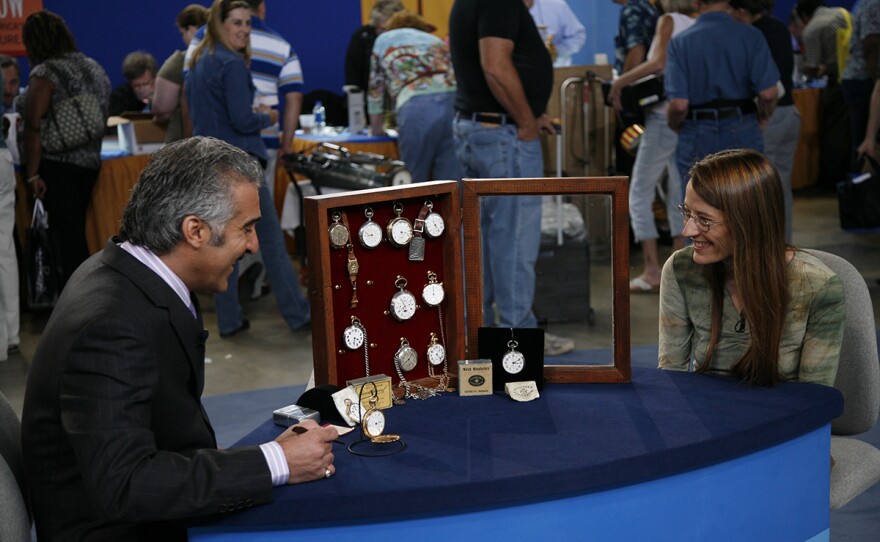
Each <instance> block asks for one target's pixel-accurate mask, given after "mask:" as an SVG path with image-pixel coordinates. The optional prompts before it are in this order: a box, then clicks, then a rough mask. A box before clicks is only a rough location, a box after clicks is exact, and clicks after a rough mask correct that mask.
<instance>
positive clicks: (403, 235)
mask: <svg viewBox="0 0 880 542" xmlns="http://www.w3.org/2000/svg"><path fill="white" fill-rule="evenodd" d="M412 237H413V227H412V224H410V223H409V220H407V219H405V218H400V217H398V218H395V219H394V220H392V221H391V222H390V223H389V224H388V240H389V241H391V243H392V244H393V245H394V246H397V247H403V246H406V245H407V244H409V242H410V241H411V240H412Z"/></svg>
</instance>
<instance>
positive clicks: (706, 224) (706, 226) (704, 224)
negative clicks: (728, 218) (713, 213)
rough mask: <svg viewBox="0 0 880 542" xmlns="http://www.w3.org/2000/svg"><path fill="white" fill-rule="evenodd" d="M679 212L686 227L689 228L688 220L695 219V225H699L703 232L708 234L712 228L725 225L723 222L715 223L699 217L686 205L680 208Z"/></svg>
mask: <svg viewBox="0 0 880 542" xmlns="http://www.w3.org/2000/svg"><path fill="white" fill-rule="evenodd" d="M678 212H679V213H681V219H682V220H683V221H684V224H685V226H687V223H688V220H690V219H693V220H694V224H696V225H697V228H699V230H700V231H702V232H707V231H709V230H711V229H712V226H717V225H718V224H723V222H722V221H720V220H719V221H717V222H716V221H713V220H709V219H707V218H705V217H702V216H699V215H696V214H694V213H693V212H691V210H690V209H688V208H687V207H685V205H684V204H681V205H679V206H678Z"/></svg>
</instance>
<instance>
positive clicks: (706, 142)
mask: <svg viewBox="0 0 880 542" xmlns="http://www.w3.org/2000/svg"><path fill="white" fill-rule="evenodd" d="M728 4H729V2H728V0H700V2H699V6H700V16H699V18H697V22H696V23H694V25H693V26H691V27H690V28H688V29H687V30H685V31H684V32H682V33H680V34H678V35H677V36H675V37H674V38H672V40H671V41H670V42H669V50H668V53H667V61H666V72H665V81H664V83H665V86H666V96H667V97H668V98H669V109H668V119H669V126H670V127H671V128H672V129H673V130H675V131H677V132H678V148H677V150H676V161H677V163H678V168H679V172H680V174H681V175H682V183H683V184H682V186H684V183H685V182H686V181H687V176H688V172H689V171H690V168H691V166H692V165H693V164H694V162H696V161H697V160H699V159H701V158H703V157H705V156H708V155H710V154H712V153H715V152H718V151H722V150H726V149H737V148H749V149H755V150H758V151H762V152H763V150H764V141H763V138H762V136H761V128H760V125H759V122H761V123H764V122H766V120H767V119H769V118H770V115H772V113H773V108H774V107H775V106H776V99H777V90H776V83H777V81H779V70H778V69H777V68H776V64H775V63H774V62H773V57H772V56H771V55H770V49H769V47H768V46H767V40H765V39H764V36H763V35H762V34H761V32H760V31H759V30H758V29H756V28H754V27H752V26H748V25H744V24H740V23H738V22H737V21H735V20H734V19H733V18H732V17H731V16H730V15H729V14H728V9H729V8H730V6H729V5H728ZM755 97H757V98H758V100H757V104H756V103H755Z"/></svg>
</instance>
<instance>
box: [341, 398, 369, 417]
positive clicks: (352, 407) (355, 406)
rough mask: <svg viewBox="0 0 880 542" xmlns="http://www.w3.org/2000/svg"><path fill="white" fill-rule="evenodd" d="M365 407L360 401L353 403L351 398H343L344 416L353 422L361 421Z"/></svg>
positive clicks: (365, 411) (365, 410)
mask: <svg viewBox="0 0 880 542" xmlns="http://www.w3.org/2000/svg"><path fill="white" fill-rule="evenodd" d="M366 413H367V409H366V408H364V405H362V404H360V403H355V402H354V401H352V400H351V399H348V398H346V399H345V416H346V417H347V418H348V419H349V420H351V421H352V422H353V423H361V422H362V421H363V419H364V415H365V414H366Z"/></svg>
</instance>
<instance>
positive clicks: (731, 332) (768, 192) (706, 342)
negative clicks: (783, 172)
mask: <svg viewBox="0 0 880 542" xmlns="http://www.w3.org/2000/svg"><path fill="white" fill-rule="evenodd" d="M680 210H681V213H682V217H683V219H684V231H683V235H684V236H686V237H690V239H691V241H692V244H691V246H689V247H686V248H683V249H681V250H679V251H677V252H676V253H675V254H673V255H672V257H671V258H669V260H668V261H667V262H666V264H665V265H664V266H663V273H662V279H661V284H660V344H659V346H660V357H659V365H660V368H663V369H677V370H690V369H691V368H694V369H695V370H696V371H697V372H712V373H721V374H728V375H732V376H735V377H737V378H740V379H741V380H743V381H744V382H746V383H747V384H749V385H761V386H772V385H774V384H776V383H777V382H779V381H782V380H800V381H805V382H817V383H821V384H825V385H828V386H831V385H833V384H834V377H835V375H836V373H837V364H838V358H839V354H840V338H841V334H842V333H843V317H844V311H843V303H844V297H843V285H842V284H841V281H840V279H839V278H838V277H837V275H835V274H834V272H833V271H831V270H830V269H828V267H826V266H825V265H824V264H823V263H822V262H820V261H819V260H818V259H816V258H815V257H813V256H812V255H810V254H808V253H806V252H803V251H800V250H798V249H796V248H794V247H792V246H789V245H787V244H786V242H785V208H784V203H783V194H782V183H781V182H780V180H779V174H778V173H777V171H776V169H775V168H774V167H773V166H772V165H771V164H770V162H769V161H768V160H767V158H766V157H765V156H764V155H762V154H760V153H758V152H756V151H753V150H745V149H740V150H730V151H723V152H719V153H716V154H713V155H710V156H708V157H706V158H704V159H703V160H701V161H699V162H697V163H696V164H695V165H694V166H693V168H691V171H690V176H689V181H688V184H687V189H686V191H685V198H684V204H683V205H681V206H680Z"/></svg>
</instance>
